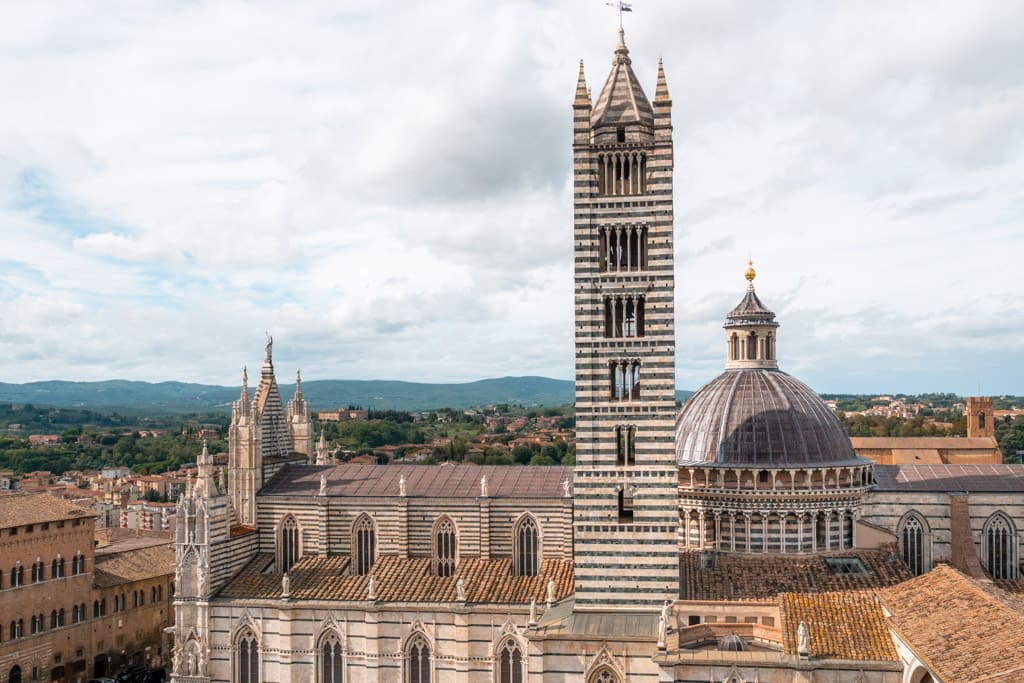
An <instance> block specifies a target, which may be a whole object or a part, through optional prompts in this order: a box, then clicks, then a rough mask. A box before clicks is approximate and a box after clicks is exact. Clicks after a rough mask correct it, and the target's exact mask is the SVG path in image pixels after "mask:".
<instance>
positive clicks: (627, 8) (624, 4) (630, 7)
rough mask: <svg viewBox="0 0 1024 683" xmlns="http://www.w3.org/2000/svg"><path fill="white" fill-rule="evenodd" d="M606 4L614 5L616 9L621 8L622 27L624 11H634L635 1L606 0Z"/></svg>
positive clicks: (620, 23)
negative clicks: (614, 0)
mask: <svg viewBox="0 0 1024 683" xmlns="http://www.w3.org/2000/svg"><path fill="white" fill-rule="evenodd" d="M604 4H606V5H608V6H609V7H614V8H615V9H617V10H619V28H622V13H623V12H632V11H633V3H630V2H623V1H622V0H619V1H618V2H606V3H604Z"/></svg>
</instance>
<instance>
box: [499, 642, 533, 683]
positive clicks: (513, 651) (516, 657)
mask: <svg viewBox="0 0 1024 683" xmlns="http://www.w3.org/2000/svg"><path fill="white" fill-rule="evenodd" d="M497 678H498V680H497V683H523V681H525V680H526V675H525V672H524V671H523V650H522V648H520V647H519V642H518V641H517V640H516V639H515V638H508V639H506V640H505V642H503V643H502V644H501V647H499V648H498V677H497Z"/></svg>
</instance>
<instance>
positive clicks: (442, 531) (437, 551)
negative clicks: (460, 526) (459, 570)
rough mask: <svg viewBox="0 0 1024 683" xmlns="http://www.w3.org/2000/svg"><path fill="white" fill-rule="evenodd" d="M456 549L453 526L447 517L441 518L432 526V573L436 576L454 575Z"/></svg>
mask: <svg viewBox="0 0 1024 683" xmlns="http://www.w3.org/2000/svg"><path fill="white" fill-rule="evenodd" d="M457 549H458V539H457V538H456V535H455V524H454V523H452V520H451V519H449V518H448V517H441V518H440V519H439V520H438V521H437V523H436V524H435V525H434V571H435V572H436V573H437V575H438V576H453V575H454V574H455V562H456V551H457Z"/></svg>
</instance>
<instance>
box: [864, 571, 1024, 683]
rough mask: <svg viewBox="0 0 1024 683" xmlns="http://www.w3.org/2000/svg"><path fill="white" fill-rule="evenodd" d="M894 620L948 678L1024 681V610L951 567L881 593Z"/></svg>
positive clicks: (942, 676) (919, 652)
mask: <svg viewBox="0 0 1024 683" xmlns="http://www.w3.org/2000/svg"><path fill="white" fill-rule="evenodd" d="M879 598H880V599H881V601H882V604H883V605H884V606H885V607H886V608H887V609H888V610H889V612H890V613H891V614H892V616H891V617H890V620H889V621H890V623H891V624H892V626H893V627H894V628H895V629H896V631H897V632H898V633H899V634H900V635H901V637H903V639H904V640H906V641H907V643H908V644H909V645H910V646H911V647H912V648H913V650H914V651H915V652H916V653H917V655H918V656H919V657H920V658H921V659H922V660H923V661H924V662H925V663H926V664H927V665H928V666H929V667H930V668H931V669H932V670H933V671H934V672H935V673H936V674H937V675H938V677H939V678H940V679H941V680H944V681H958V682H960V683H971V682H972V681H979V682H980V681H985V682H986V683H988V682H990V681H1021V680H1024V613H1021V612H1020V611H1019V609H1016V608H1015V602H1013V601H1009V600H1006V599H1004V598H1005V594H1002V592H1001V591H999V590H998V589H996V588H995V587H994V585H993V584H992V582H990V581H977V580H973V579H970V578H968V577H967V576H964V575H963V574H961V573H960V572H958V571H957V570H956V569H954V568H953V567H950V566H949V565H938V566H937V567H936V568H935V569H933V570H932V571H930V572H928V573H927V574H924V575H922V576H919V577H917V578H915V579H912V580H910V581H907V582H906V583H903V584H901V585H898V586H893V587H891V588H888V589H886V590H884V591H881V592H880V593H879Z"/></svg>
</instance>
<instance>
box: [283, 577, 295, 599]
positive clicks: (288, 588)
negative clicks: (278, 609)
mask: <svg viewBox="0 0 1024 683" xmlns="http://www.w3.org/2000/svg"><path fill="white" fill-rule="evenodd" d="M291 594H292V580H291V579H290V578H288V572H285V573H284V574H282V575H281V597H282V598H287V597H288V596H290V595H291Z"/></svg>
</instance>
